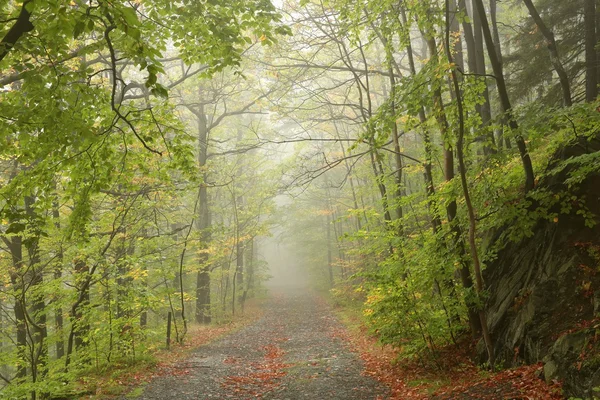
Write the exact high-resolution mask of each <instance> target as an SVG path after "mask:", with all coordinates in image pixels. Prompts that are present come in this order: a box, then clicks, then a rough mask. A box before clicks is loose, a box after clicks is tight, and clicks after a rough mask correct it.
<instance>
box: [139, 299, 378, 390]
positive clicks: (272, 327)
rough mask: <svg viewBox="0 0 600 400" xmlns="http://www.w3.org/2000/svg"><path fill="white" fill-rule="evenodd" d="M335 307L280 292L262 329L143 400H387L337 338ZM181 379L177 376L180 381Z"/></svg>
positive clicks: (242, 335) (163, 381) (212, 350)
mask: <svg viewBox="0 0 600 400" xmlns="http://www.w3.org/2000/svg"><path fill="white" fill-rule="evenodd" d="M341 329H344V328H343V327H342V325H341V324H340V323H339V322H338V321H337V320H336V318H335V316H334V315H333V311H332V310H331V308H330V306H329V305H328V304H326V303H325V302H323V301H322V300H321V299H319V298H318V297H317V296H315V295H314V294H311V293H310V292H308V291H306V290H303V289H302V288H298V287H296V288H290V287H287V288H273V289H271V296H270V298H269V300H268V301H267V303H266V304H265V306H264V315H263V316H262V317H261V318H260V319H259V320H258V321H256V322H255V323H253V324H251V325H249V326H247V327H245V328H243V329H241V330H239V331H236V332H234V333H231V334H229V335H227V336H225V337H223V338H221V339H218V340H216V341H214V342H211V343H209V344H207V345H204V346H202V347H200V348H199V349H197V350H196V351H195V352H194V353H193V354H192V356H191V357H190V358H189V359H187V360H186V361H185V362H184V363H183V364H182V365H178V366H177V368H182V369H184V370H186V371H189V373H188V372H186V373H185V374H173V375H175V376H173V375H171V376H163V377H160V378H157V379H155V380H154V381H152V382H151V383H150V384H149V385H148V386H147V388H146V389H145V391H144V394H143V395H142V396H141V397H139V399H140V400H151V399H152V400H158V399H160V400H164V399H256V398H261V399H273V400H274V399H278V400H295V399H319V400H321V399H340V400H342V399H377V398H379V399H384V398H386V397H387V389H386V388H385V387H384V386H382V385H381V384H379V383H378V382H376V381H375V380H373V379H372V378H369V377H367V376H364V375H362V372H363V363H362V361H361V360H360V358H359V357H358V356H357V355H356V354H354V353H353V352H352V351H351V350H350V349H349V348H348V346H347V344H346V343H345V342H344V341H343V339H341V338H340V336H339V335H338V334H337V333H336V332H339V331H340V330H341ZM177 375H178V376H177Z"/></svg>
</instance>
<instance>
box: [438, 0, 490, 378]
mask: <svg viewBox="0 0 600 400" xmlns="http://www.w3.org/2000/svg"><path fill="white" fill-rule="evenodd" d="M479 1H481V0H479ZM448 2H449V0H446V52H447V55H448V60H449V61H450V63H452V52H451V50H450V25H449V23H448V19H449V10H450V8H449V4H448ZM452 82H453V83H454V94H455V96H456V104H457V108H458V140H457V143H456V154H457V158H458V164H459V167H460V168H459V170H460V182H461V185H462V188H463V194H464V197H465V203H466V206H467V211H468V216H469V248H470V253H471V259H472V261H473V269H474V272H475V282H476V285H475V289H476V291H477V294H478V295H479V296H481V294H482V292H483V279H482V277H481V266H480V263H479V255H478V253H477V244H476V241H475V234H476V227H477V226H476V219H475V212H474V210H473V205H472V203H471V195H470V193H469V186H468V183H467V170H466V166H465V159H464V154H463V153H464V152H463V149H464V135H465V125H464V111H463V105H462V95H461V92H460V84H459V80H458V77H457V74H456V69H455V68H453V69H452ZM479 320H480V322H481V328H482V333H483V339H484V341H485V345H486V348H487V352H488V357H489V362H490V365H491V366H492V368H493V366H494V346H493V343H492V339H491V335H490V332H489V329H488V325H487V320H486V316H485V311H484V310H483V309H480V310H479Z"/></svg>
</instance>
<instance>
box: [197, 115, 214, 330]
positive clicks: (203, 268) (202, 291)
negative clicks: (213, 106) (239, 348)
mask: <svg viewBox="0 0 600 400" xmlns="http://www.w3.org/2000/svg"><path fill="white" fill-rule="evenodd" d="M196 117H197V118H198V148H199V149H198V168H199V171H200V173H201V174H202V177H203V181H202V182H201V183H200V188H199V191H198V202H199V204H200V207H199V216H198V230H199V231H200V248H201V253H200V256H199V257H198V258H199V260H198V261H199V263H200V270H199V271H198V274H197V276H196V314H195V317H196V322H197V323H199V324H209V323H210V322H211V315H210V266H209V265H207V263H208V260H209V256H208V252H207V250H208V244H209V241H210V237H211V235H210V208H209V205H208V191H207V186H206V182H207V180H208V171H207V168H206V161H207V155H208V133H209V132H208V123H207V122H208V121H207V118H206V114H205V113H204V106H203V105H201V106H200V107H199V109H198V112H197V113H196Z"/></svg>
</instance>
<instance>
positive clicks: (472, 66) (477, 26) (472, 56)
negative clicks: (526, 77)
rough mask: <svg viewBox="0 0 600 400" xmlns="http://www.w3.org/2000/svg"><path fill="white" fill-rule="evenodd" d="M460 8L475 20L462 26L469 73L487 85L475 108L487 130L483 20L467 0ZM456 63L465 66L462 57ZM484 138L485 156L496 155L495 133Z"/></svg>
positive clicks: (462, 0) (489, 114) (488, 108)
mask: <svg viewBox="0 0 600 400" xmlns="http://www.w3.org/2000/svg"><path fill="white" fill-rule="evenodd" d="M458 8H459V10H460V11H462V12H464V13H465V14H466V15H471V17H472V20H473V24H472V25H471V23H469V22H468V21H467V20H464V21H463V23H462V26H463V31H464V36H465V43H466V44H467V65H468V66H469V72H470V73H471V74H475V75H477V76H479V77H480V79H482V80H483V82H484V84H485V86H484V89H483V100H484V101H483V104H477V105H476V106H475V110H476V111H477V113H478V114H479V117H480V118H481V125H480V129H482V130H485V129H489V128H488V127H489V124H490V121H491V120H492V109H491V105H490V92H489V90H488V84H487V78H486V76H485V74H486V67H485V54H484V49H483V36H482V31H481V20H480V19H479V15H478V14H477V13H473V12H472V10H467V6H466V3H465V0H459V5H458ZM469 11H470V12H469ZM450 29H452V30H453V31H456V30H457V27H455V26H451V28H450ZM456 62H457V65H459V66H460V65H464V61H463V60H462V57H461V59H459V58H458V57H457V61H456ZM463 68H464V66H463ZM484 138H485V140H486V144H485V145H484V146H483V152H484V154H486V155H487V154H492V153H494V152H495V150H494V146H493V145H494V144H495V139H494V133H493V132H492V131H490V132H486V134H484ZM488 141H489V142H490V143H491V144H492V146H490V143H488Z"/></svg>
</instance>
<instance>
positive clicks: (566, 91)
mask: <svg viewBox="0 0 600 400" xmlns="http://www.w3.org/2000/svg"><path fill="white" fill-rule="evenodd" d="M523 2H524V3H525V6H527V9H528V10H529V15H531V18H532V19H533V21H534V22H535V24H536V26H537V27H538V29H539V30H540V32H541V33H542V35H544V38H545V39H546V43H547V45H548V52H549V53H550V61H551V62H552V66H553V67H554V70H555V71H556V74H557V75H558V79H559V81H560V87H561V89H562V93H563V103H564V105H565V106H567V107H570V106H571V105H573V103H572V101H571V85H570V84H569V77H568V76H567V72H566V71H565V69H564V67H563V65H562V63H561V62H560V57H559V56H558V47H557V46H556V40H554V33H553V32H552V31H551V30H550V29H548V27H547V26H546V24H545V23H544V21H543V20H542V17H540V14H539V13H538V11H537V9H536V8H535V6H534V5H533V2H532V1H531V0H523Z"/></svg>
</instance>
